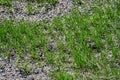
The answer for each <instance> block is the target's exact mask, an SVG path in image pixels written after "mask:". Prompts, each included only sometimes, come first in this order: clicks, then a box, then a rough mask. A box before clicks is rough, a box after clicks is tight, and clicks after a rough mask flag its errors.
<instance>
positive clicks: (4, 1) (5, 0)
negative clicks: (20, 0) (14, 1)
mask: <svg viewBox="0 0 120 80" xmlns="http://www.w3.org/2000/svg"><path fill="white" fill-rule="evenodd" d="M0 4H2V5H5V6H11V4H10V0H0Z"/></svg>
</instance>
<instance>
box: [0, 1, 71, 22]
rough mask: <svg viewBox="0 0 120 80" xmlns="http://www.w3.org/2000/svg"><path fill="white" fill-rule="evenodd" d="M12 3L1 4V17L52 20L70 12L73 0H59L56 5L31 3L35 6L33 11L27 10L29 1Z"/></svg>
mask: <svg viewBox="0 0 120 80" xmlns="http://www.w3.org/2000/svg"><path fill="white" fill-rule="evenodd" d="M11 4H12V6H11V7H6V6H4V5H0V18H7V19H9V18H15V19H24V20H31V21H33V20H34V21H40V20H42V19H49V20H51V19H52V18H53V17H55V16H60V15H63V14H65V13H68V14H69V13H70V11H71V8H72V6H73V0H58V1H57V2H56V3H55V4H54V5H52V4H51V5H50V4H47V3H44V4H38V3H31V4H30V6H31V7H30V8H33V10H32V12H31V13H30V12H29V11H27V5H28V2H20V1H12V3H11Z"/></svg>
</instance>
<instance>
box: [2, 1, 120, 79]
mask: <svg viewBox="0 0 120 80" xmlns="http://www.w3.org/2000/svg"><path fill="white" fill-rule="evenodd" d="M1 1H2V0H1ZM1 1H0V2H1ZM39 1H41V0H37V2H39ZM51 2H52V3H54V2H55V0H50V3H51ZM76 2H78V3H80V2H81V0H76ZM103 3H104V4H103ZM75 4H77V3H75ZM81 4H82V3H81ZM119 5H120V3H119V1H118V0H113V1H105V0H103V1H99V0H96V1H94V0H92V1H91V3H90V4H89V7H90V9H89V8H88V7H87V6H86V7H85V11H84V13H81V12H80V11H79V9H78V7H73V9H72V11H71V13H70V14H69V15H68V14H64V15H63V16H60V17H59V16H58V17H54V19H53V20H52V22H50V21H49V20H42V21H40V22H35V21H25V20H19V21H18V20H15V19H9V20H7V19H2V20H0V57H4V58H6V57H10V56H11V55H15V56H16V65H19V63H17V61H18V59H20V60H22V59H24V61H23V63H21V64H22V65H21V67H22V70H23V72H24V74H25V75H27V74H28V73H31V71H30V70H31V69H30V68H29V66H28V65H29V63H28V62H27V59H26V58H25V57H26V56H27V57H29V58H30V59H31V60H32V61H34V63H37V64H38V63H39V64H38V65H39V66H41V65H42V64H41V63H42V62H43V61H44V62H45V63H47V64H50V65H52V66H54V69H53V70H52V71H50V73H49V76H50V77H51V80H83V79H85V80H119V79H120V76H119V75H120V6H119ZM11 50H14V51H15V52H14V53H11ZM39 51H40V52H41V53H43V54H42V55H41V54H40V53H39Z"/></svg>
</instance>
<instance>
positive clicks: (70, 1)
mask: <svg viewBox="0 0 120 80" xmlns="http://www.w3.org/2000/svg"><path fill="white" fill-rule="evenodd" d="M77 1H79V2H77ZM76 2H77V3H76ZM92 2H94V0H56V1H55V2H54V3H52V4H50V3H45V2H44V3H36V2H34V1H32V2H29V0H27V1H25V0H13V1H11V2H10V5H7V6H6V5H5V4H0V25H2V23H1V22H2V21H4V19H6V20H10V19H14V20H16V21H18V22H16V23H19V20H24V21H28V22H29V21H34V22H37V23H39V22H42V21H44V20H45V21H47V22H46V23H50V22H51V23H52V20H53V19H54V20H56V19H55V18H54V17H58V18H59V17H63V16H64V15H71V12H72V10H74V9H75V8H77V10H78V12H79V13H80V14H81V15H85V14H84V13H86V12H87V13H89V15H92V13H93V11H92V9H94V6H99V5H97V3H96V4H94V6H92V5H91V4H92ZM100 2H101V4H100V5H104V3H102V1H100ZM103 2H106V1H103ZM108 2H109V1H108ZM111 2H112V0H111ZM117 2H118V4H119V0H118V1H117V0H116V4H117ZM109 4H110V3H109ZM104 6H108V5H104ZM111 6H112V7H114V5H111ZM101 8H103V10H104V7H101ZM117 8H118V9H120V7H119V6H118V7H117ZM98 9H99V8H98ZM108 10H109V9H108ZM96 11H97V10H96ZM98 11H99V10H98ZM116 12H117V10H116ZM101 14H102V11H101ZM108 14H109V13H108ZM116 14H117V13H116ZM118 14H119V13H118ZM76 15H77V14H76ZM97 15H98V16H101V15H99V14H97V13H96V14H95V15H93V16H95V17H94V18H95V19H96V21H95V23H96V24H95V25H97V24H98V25H99V23H97V20H98V18H97V17H96V16H97ZM86 16H88V15H86ZM110 16H112V14H110ZM64 17H65V16H64ZM105 17H107V16H105ZM115 17H117V18H115V20H116V22H117V21H118V20H119V19H120V16H118V15H117V16H115ZM73 18H75V16H73ZM84 18H86V19H84V20H83V22H85V21H86V22H90V21H87V19H88V18H87V17H84ZM60 19H62V18H60ZM66 19H68V20H69V18H66ZM71 19H72V18H71ZM75 19H76V21H77V20H78V19H77V18H75ZM58 20H59V19H58ZM90 20H91V22H92V21H93V22H94V19H92V18H90ZM24 21H23V22H24ZM70 21H72V20H70ZM98 21H99V20H98ZM108 21H109V20H108ZM78 22H79V20H78ZM101 22H102V21H101ZM51 23H50V25H51ZM58 23H59V21H58ZM63 23H64V19H63ZM86 24H87V23H86ZM86 24H83V25H82V26H84V25H86ZM93 24H94V23H91V24H88V25H90V26H91V25H93ZM111 24H112V23H111ZM111 24H110V25H111ZM117 24H118V25H119V21H118V22H117ZM15 25H17V24H15ZM45 25H47V24H45ZM59 25H61V24H58V26H59ZM64 25H65V24H64ZM64 25H63V27H64ZM70 25H72V24H70ZM73 25H77V23H73ZM52 26H54V25H52ZM65 26H69V23H68V25H65ZM0 27H1V26H0ZM26 29H27V28H26ZM55 29H56V30H55V31H53V33H54V34H55V35H54V34H48V35H53V36H56V35H58V36H59V38H61V41H62V42H63V44H62V47H63V48H62V49H63V52H64V53H65V56H64V57H63V56H62V55H61V57H62V58H61V61H62V59H64V60H66V59H67V61H64V60H63V62H65V63H61V62H58V64H52V60H53V59H50V60H49V61H50V62H51V63H48V62H46V61H45V59H44V58H45V57H44V56H45V54H44V52H43V51H42V50H41V47H40V46H39V45H38V46H36V51H37V53H38V54H39V60H40V62H39V61H36V60H33V59H31V58H30V55H29V54H26V55H24V57H23V56H21V57H19V56H17V55H16V53H17V51H16V49H14V48H9V49H8V52H9V53H10V54H9V55H8V56H7V57H1V55H0V80H53V79H54V80H63V79H64V80H80V79H81V80H89V79H90V80H92V78H94V79H93V80H120V77H119V76H117V75H119V74H120V72H119V71H120V60H119V58H120V57H119V56H120V55H119V53H120V41H119V39H118V38H117V39H116V36H113V37H112V38H113V40H114V42H115V43H116V44H115V45H116V46H117V50H118V54H117V55H118V56H116V58H117V59H116V61H117V60H118V61H117V62H116V63H115V67H114V68H111V65H112V64H110V65H107V61H103V64H105V66H104V65H103V64H102V63H101V62H100V63H99V62H98V63H97V62H95V63H96V65H93V66H92V68H94V67H96V66H97V69H96V72H94V71H92V70H93V69H86V67H85V68H83V67H80V68H78V69H77V68H76V67H75V66H73V65H74V64H73V61H74V60H73V58H72V57H71V56H72V54H71V50H69V47H65V48H64V45H65V44H67V43H65V36H64V35H62V33H60V31H59V29H60V30H61V32H62V29H64V28H59V29H57V28H55ZM65 29H69V28H65ZM73 29H74V28H73ZM73 29H71V31H73V32H74V30H76V31H78V33H79V30H77V29H74V30H73ZM81 29H82V28H81ZM84 29H85V28H84ZM119 29H120V28H119V27H117V29H116V31H115V32H116V33H119ZM31 30H32V29H31ZM43 30H46V32H45V33H46V34H47V27H45V28H44V29H43ZM90 30H92V31H94V30H95V28H93V27H90ZM110 30H111V29H110ZM0 31H1V30H0ZM98 31H99V30H98ZM103 31H104V30H103ZM111 31H112V30H111ZM66 32H67V31H66ZM68 32H69V31H68ZM63 33H64V30H63ZM108 33H109V31H108ZM113 33H114V31H113ZM66 34H67V33H66ZM73 34H76V36H79V35H77V32H74V33H73ZM85 34H86V33H85ZM103 34H104V33H103ZM83 35H84V34H83ZM113 35H114V34H113ZM118 35H119V34H118ZM68 36H72V35H68ZM83 37H84V36H83ZM48 38H50V37H48ZM68 38H69V37H68ZM102 38H103V39H102V40H103V42H105V40H104V39H105V36H104V35H102ZM87 39H88V40H85V41H87V46H88V47H89V49H91V50H92V51H93V53H104V52H102V50H101V49H103V47H102V48H100V49H99V46H98V47H96V46H95V43H94V41H92V39H91V38H87ZM90 39H91V40H90ZM96 39H97V38H96ZM110 39H111V38H110ZM1 40H2V39H1ZM1 40H0V41H1ZM81 40H82V39H81ZM71 41H72V40H71ZM98 41H99V40H98ZM3 42H4V41H3ZM1 44H2V43H1ZM1 44H0V45H1ZM57 44H58V43H57V41H56V40H55V39H52V38H50V41H49V43H48V44H47V45H46V48H47V50H48V51H49V52H51V53H52V52H53V54H50V55H51V56H52V55H54V57H52V58H55V59H56V61H57V57H58V55H59V54H58V53H59V51H57V49H56V47H57ZM105 44H106V43H105ZM111 44H112V43H111ZM68 45H69V43H68ZM75 45H78V43H77V41H76V43H75ZM81 45H83V46H84V44H81ZM107 45H109V44H107ZM107 45H105V47H104V48H106V53H105V55H102V56H106V57H107V59H105V60H108V62H109V61H111V62H112V60H111V59H110V58H111V57H112V55H111V53H112V52H111V51H110V48H109V47H110V46H107ZM70 46H71V44H70ZM101 46H102V45H101ZM101 46H100V47H101ZM106 46H107V47H106ZM58 47H59V46H58ZM88 47H85V48H88ZM77 50H78V49H76V51H74V49H73V52H76V53H77ZM85 50H86V49H85ZM23 52H25V53H28V52H27V51H23ZM2 53H4V50H3V49H2V47H1V46H0V54H2ZM54 53H55V54H54ZM55 55H56V56H55ZM78 55H79V54H78ZM79 56H81V55H79ZM87 56H88V55H87ZM99 56H101V55H100V54H95V57H96V58H98V57H99ZM76 57H77V56H76ZM84 58H85V57H84ZM100 58H101V57H100ZM48 59H49V58H48ZM55 59H54V60H55ZM101 59H102V58H101ZM75 60H76V59H75ZM79 60H81V61H82V59H81V58H80V59H79ZM96 60H97V59H96ZM98 61H99V60H98ZM54 62H55V61H54ZM93 62H94V61H93ZM113 62H114V61H113ZM78 63H79V64H82V62H81V63H80V62H78ZM59 64H60V66H59ZM62 64H63V65H62ZM92 64H94V63H91V64H89V66H91V65H92ZM82 66H84V65H82ZM102 67H104V69H102ZM107 67H108V68H109V69H108V68H107ZM112 67H113V66H112ZM62 68H63V69H62ZM106 68H107V69H106ZM118 68H119V69H118ZM61 69H62V70H61ZM112 69H114V70H116V73H117V74H116V73H114V72H113V73H111V74H109V75H107V72H108V73H109V72H110V71H111V72H112ZM63 70H65V71H66V72H67V73H69V74H70V75H74V76H73V77H74V79H73V77H70V76H69V75H67V74H66V73H65V72H64V71H63ZM97 70H101V73H99V72H97ZM102 70H103V73H102ZM104 70H106V73H104ZM79 71H80V74H79V73H78V74H77V72H79ZM51 72H53V73H54V74H51ZM92 73H93V74H95V76H94V75H93V74H92ZM55 74H56V75H55ZM57 74H59V75H57ZM64 74H65V75H64ZM101 74H102V75H101ZM104 74H105V75H106V76H111V77H109V78H107V77H104V76H103V75H104ZM112 74H116V76H112ZM51 76H55V77H57V78H56V79H55V78H51ZM96 76H97V77H96ZM98 76H100V77H99V78H98Z"/></svg>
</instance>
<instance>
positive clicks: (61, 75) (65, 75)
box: [52, 71, 75, 80]
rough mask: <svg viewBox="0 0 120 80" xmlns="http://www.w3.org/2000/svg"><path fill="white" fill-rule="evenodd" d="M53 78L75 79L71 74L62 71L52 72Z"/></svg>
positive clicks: (58, 79)
mask: <svg viewBox="0 0 120 80" xmlns="http://www.w3.org/2000/svg"><path fill="white" fill-rule="evenodd" d="M52 75H53V80H75V79H74V78H73V76H72V75H71V74H69V73H66V72H64V71H59V72H53V74H52Z"/></svg>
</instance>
